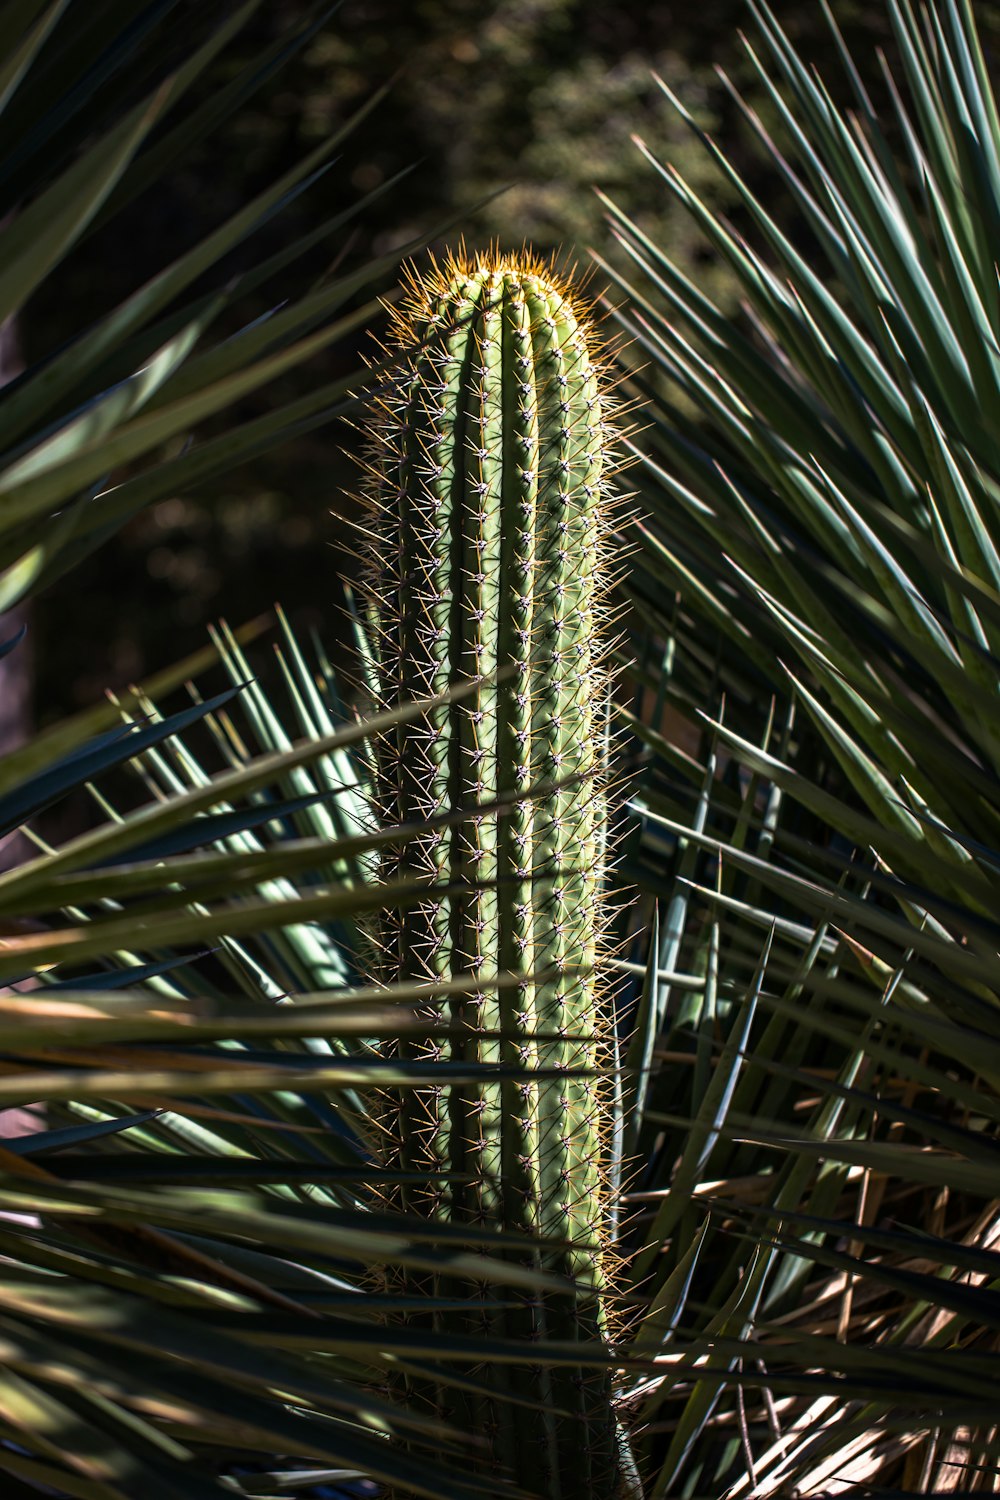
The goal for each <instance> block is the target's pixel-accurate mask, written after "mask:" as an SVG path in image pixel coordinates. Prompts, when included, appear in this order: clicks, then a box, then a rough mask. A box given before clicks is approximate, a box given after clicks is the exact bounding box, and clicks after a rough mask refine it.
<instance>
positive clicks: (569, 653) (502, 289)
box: [369, 255, 622, 1500]
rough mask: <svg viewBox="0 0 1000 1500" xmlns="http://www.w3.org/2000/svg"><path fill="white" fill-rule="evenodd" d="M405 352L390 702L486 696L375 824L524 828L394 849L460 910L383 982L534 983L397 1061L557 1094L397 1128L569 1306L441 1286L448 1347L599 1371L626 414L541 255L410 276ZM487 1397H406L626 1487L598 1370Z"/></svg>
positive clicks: (407, 1121) (385, 967)
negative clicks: (463, 1308) (608, 666)
mask: <svg viewBox="0 0 1000 1500" xmlns="http://www.w3.org/2000/svg"><path fill="white" fill-rule="evenodd" d="M391 344H392V352H393V353H394V354H395V355H397V356H398V363H397V366H396V370H397V373H396V375H395V378H394V379H393V381H392V383H391V386H390V388H389V389H388V390H385V389H384V388H383V389H382V390H381V391H380V394H379V398H378V407H379V409H378V414H377V417H376V421H375V430H374V444H373V454H372V462H371V466H370V481H369V496H370V499H371V501H372V511H373V514H372V520H371V533H372V537H373V540H372V541H371V543H370V560H371V567H370V574H371V577H370V589H371V595H372V599H373V603H374V612H375V614H376V616H377V620H378V632H379V645H378V657H379V672H380V679H381V695H382V698H383V700H384V702H385V704H386V705H387V706H389V705H392V704H395V703H399V702H402V701H406V700H409V699H412V698H413V697H415V696H421V697H422V696H424V695H427V694H436V693H439V692H441V691H443V690H445V689H447V688H448V687H449V686H450V685H453V684H455V683H456V682H458V681H468V680H469V679H470V678H477V679H478V678H482V679H483V680H482V682H481V683H480V684H479V686H478V688H477V690H476V692H475V693H474V695H473V696H471V697H464V698H462V699H461V700H460V701H457V702H454V703H450V704H446V705H444V706H442V707H440V708H438V709H435V710H433V711H432V712H430V713H428V714H427V715H426V716H425V717H424V718H423V719H422V720H419V721H417V722H415V723H408V724H405V725H402V726H400V727H399V729H398V730H397V731H396V732H395V734H394V735H393V736H392V737H391V738H387V739H386V741H384V742H383V744H382V745H381V747H380V751H379V763H378V776H379V783H380V795H381V799H382V803H383V808H382V811H383V813H384V815H385V816H386V817H387V818H389V819H391V820H393V821H397V820H398V821H399V822H400V823H410V822H412V821H413V820H423V819H426V818H429V817H433V816H434V815H436V814H442V813H447V812H449V811H451V810H453V809H456V808H470V809H472V808H474V807H475V806H476V805H484V806H487V807H488V806H489V805H490V804H492V803H495V802H497V801H502V802H505V803H506V804H507V807H508V809H509V810H508V811H506V812H505V813H504V814H503V815H502V816H497V815H496V814H495V813H494V812H492V811H489V812H486V813H483V814H479V815H470V817H469V818H468V820H466V821H465V822H464V823H462V824H461V825H460V826H457V827H449V828H446V829H443V830H441V831H435V832H434V833H432V834H429V835H427V836H424V837H422V838H420V839H418V840H417V841H410V842H408V843H406V844H405V845H401V846H400V847H399V849H398V850H396V851H394V853H393V854H392V855H391V857H390V869H388V870H387V874H390V873H391V874H392V875H396V876H408V877H411V878H412V877H413V876H415V875H419V876H423V877H425V878H427V879H428V880H431V881H433V882H434V883H435V885H436V886H437V887H438V888H439V889H440V888H443V887H447V888H448V890H447V893H446V894H441V895H435V897H434V899H433V900H430V899H429V900H428V901H427V902H426V903H424V904H423V905H421V906H419V907H417V908H415V909H413V910H411V911H408V912H406V913H403V914H401V915H400V917H399V919H398V921H397V922H396V923H394V924H393V925H392V926H391V928H390V927H386V928H385V929H383V930H382V931H381V932H380V934H379V939H380V943H381V957H380V961H379V966H380V972H381V974H382V976H383V977H385V978H392V979H400V978H405V979H415V978H421V979H440V978H449V979H451V978H456V977H461V976H469V977H470V978H471V979H478V978H480V977H482V978H483V979H484V980H485V979H486V978H488V977H492V976H495V975H516V976H522V978H521V981H520V982H519V983H518V984H516V985H509V986H508V987H506V988H502V989H494V988H491V987H489V986H487V985H486V984H485V983H484V987H483V990H482V992H481V993H476V992H475V985H474V984H473V985H472V986H470V993H471V998H468V999H462V1000H461V1001H459V1002H456V1003H455V1004H454V1005H453V1006H452V1007H451V1018H452V1020H453V1023H454V1034H453V1035H452V1036H450V1037H448V1038H447V1040H446V1042H444V1043H442V1041H441V1040H440V1039H438V1040H436V1041H435V1042H434V1043H433V1044H432V1045H428V1044H424V1045H411V1044H407V1045H406V1046H405V1047H401V1049H400V1050H401V1053H402V1054H403V1055H408V1056H411V1057H425V1058H433V1059H440V1058H442V1057H447V1058H448V1059H451V1060H454V1061H456V1062H461V1063H466V1064H467V1063H470V1062H472V1063H501V1064H508V1065H512V1066H513V1067H523V1068H524V1069H530V1070H537V1069H542V1070H548V1072H549V1076H547V1077H543V1078H539V1079H535V1080H533V1081H509V1082H508V1081H503V1082H492V1083H485V1084H480V1085H469V1084H467V1083H462V1084H457V1085H454V1086H447V1087H434V1088H427V1089H417V1090H414V1091H412V1092H406V1091H402V1092H401V1094H400V1096H399V1098H398V1100H396V1101H395V1105H394V1110H393V1116H392V1119H391V1121H387V1124H388V1125H389V1127H390V1131H391V1135H392V1137H393V1138H394V1140H395V1144H396V1146H397V1147H398V1152H399V1165H400V1166H402V1167H404V1168H405V1169H407V1170H408V1171H411V1172H413V1173H414V1174H417V1176H418V1179H419V1184H420V1185H419V1186H417V1187H416V1188H415V1189H413V1190H412V1191H410V1192H409V1193H407V1194H405V1195H404V1197H403V1202H404V1204H405V1207H406V1208H407V1209H408V1210H410V1211H417V1212H420V1213H422V1214H424V1215H428V1216H432V1217H434V1218H439V1219H441V1220H445V1221H447V1222H449V1223H452V1224H455V1223H466V1224H472V1225H476V1226H481V1227H488V1228H497V1229H503V1230H506V1231H512V1230H513V1231H523V1233H524V1236H525V1246H526V1248H525V1251H524V1253H523V1255H521V1257H520V1258H521V1259H522V1260H523V1262H524V1263H525V1264H527V1265H532V1266H539V1267H542V1268H544V1269H546V1270H549V1271H555V1272H557V1273H559V1274H561V1275H564V1276H566V1277H567V1278H572V1281H573V1282H574V1283H575V1285H576V1290H575V1291H573V1292H567V1293H566V1294H565V1295H563V1294H558V1293H546V1294H544V1295H543V1296H537V1295H533V1294H525V1293H515V1294H514V1301H515V1303H517V1302H518V1300H519V1299H520V1305H516V1306H514V1307H511V1306H510V1303H511V1292H510V1289H508V1288H503V1289H500V1290H497V1289H492V1290H491V1289H489V1288H487V1287H484V1286H479V1285H475V1286H473V1285H472V1284H470V1283H466V1284H465V1289H464V1291H462V1290H460V1289H459V1287H458V1286H457V1285H456V1283H455V1282H445V1283H442V1282H440V1281H439V1282H438V1283H437V1287H436V1289H437V1291H438V1293H439V1294H440V1293H441V1290H442V1287H443V1286H444V1287H447V1291H448V1295H450V1296H451V1297H455V1296H459V1297H462V1296H464V1297H466V1298H467V1299H468V1311H467V1312H463V1313H462V1314H461V1315H454V1314H448V1315H447V1317H444V1316H441V1317H438V1318H437V1321H436V1324H435V1326H436V1327H438V1328H447V1329H448V1330H449V1331H451V1332H458V1331H462V1332H465V1333H466V1334H468V1335H469V1336H470V1337H483V1336H489V1337H491V1338H508V1339H509V1338H518V1339H524V1340H530V1339H533V1338H534V1339H537V1338H539V1337H541V1338H544V1339H547V1340H548V1339H554V1340H558V1341H560V1342H562V1343H564V1344H565V1343H566V1342H567V1341H572V1342H578V1341H580V1340H586V1341H587V1342H588V1343H589V1344H590V1346H591V1353H593V1352H594V1350H595V1349H596V1348H597V1347H598V1343H599V1341H600V1340H601V1339H603V1338H604V1337H605V1332H606V1312H605V1297H606V1281H607V1267H606V1259H607V1257H606V1252H605V1235H606V1219H607V1207H608V1205H607V1196H608V1195H607V1185H606V1175H607V1174H606V1166H605V1158H606V1153H607V1141H606V1139H605V1138H604V1137H605V1129H604V1128H602V1120H603V1119H606V1116H607V1107H606V1103H605V1100H604V1098H603V1089H604V1084H603V1082H602V1081H601V1076H600V1073H599V1071H598V1070H599V1069H600V1065H601V1064H602V1063H603V1062H605V1061H606V1058H605V1054H604V1048H605V1044H606V1037H607V1025H606V1023H605V1022H604V1019H603V1015H602V1006H601V1003H600V999H599V996H598V994H597V991H596V989H595V978H594V972H593V971H594V962H595V956H596V949H597V945H598V941H599V936H600V930H601V910H600V885H601V869H602V862H603V849H604V798H603V784H602V770H603V766H604V720H605V705H606V693H607V673H606V670H605V666H604V660H603V658H604V656H605V655H606V646H605V644H604V637H603V635H602V631H601V615H602V609H603V599H604V595H605V593H606V584H605V582H604V577H605V575H604V570H603V568H602V558H603V553H604V551H605V542H606V536H607V532H608V530H609V523H608V519H607V517H608V509H609V499H608V486H609V452H610V445H611V441H612V432H611V428H610V425H609V398H608V395H607V393H606V391H605V389H604V383H603V377H602V374H601V367H600V363H599V360H598V359H597V358H596V357H595V339H594V334H593V331H592V327H591V325H590V322H589V319H588V317H587V315H586V312H585V309H584V308H583V307H582V305H581V303H580V301H579V299H578V298H575V297H574V295H573V294H572V293H571V291H570V290H569V289H568V287H567V286H566V284H565V283H564V282H563V281H562V280H561V279H560V278H559V277H558V276H557V275H556V274H555V273H554V272H553V270H552V269H551V267H548V266H545V265H542V264H540V263H538V262H537V261H535V260H533V259H531V258H528V257H527V256H524V255H520V256H511V257H504V256H487V257H482V258H479V259H475V260H465V259H462V260H449V261H448V262H447V263H446V264H445V265H444V266H442V267H438V266H436V265H435V266H433V268H432V270H431V271H430V272H429V273H428V274H426V275H424V276H416V275H414V276H413V277H412V278H411V280H410V282H409V285H408V287H407V298H406V301H405V302H404V303H403V304H402V305H401V307H400V308H399V309H398V310H397V311H395V312H394V314H393V322H392V328H391ZM545 786H549V787H551V788H553V789H552V790H550V791H549V792H547V793H545V794H543V795H541V796H538V795H536V792H537V789H538V788H539V787H545ZM529 789H531V791H532V795H531V796H527V795H525V796H523V797H519V795H518V794H519V793H526V792H527V791H528V790H529ZM554 1070H558V1073H557V1074H556V1075H555V1076H552V1073H553V1071H554ZM545 1241H557V1242H559V1245H560V1246H561V1248H559V1247H556V1248H552V1247H551V1246H549V1245H545V1244H544V1242H545ZM539 1242H542V1248H539ZM505 1253H512V1254H514V1255H515V1256H516V1254H517V1252H505ZM500 1302H503V1303H504V1306H502V1307H500V1306H497V1304H498V1303H500ZM484 1370H485V1372H486V1373H485V1374H484ZM476 1383H477V1385H479V1386H489V1388H490V1391H491V1392H492V1393H494V1394H490V1395H483V1396H482V1397H479V1396H476V1395H472V1394H469V1393H467V1392H462V1393H461V1394H460V1395H459V1394H458V1393H456V1392H454V1391H450V1392H449V1391H448V1390H447V1389H444V1388H442V1389H441V1390H440V1391H439V1392H437V1393H436V1394H435V1395H433V1396H431V1395H429V1394H428V1389H427V1387H426V1386H424V1387H420V1388H417V1387H414V1388H413V1390H412V1391H411V1395H412V1396H413V1397H415V1398H417V1399H419V1397H420V1394H421V1393H422V1394H423V1395H424V1397H425V1398H427V1399H430V1400H433V1401H434V1404H435V1406H436V1407H437V1408H438V1411H439V1414H440V1415H442V1416H444V1417H446V1418H447V1419H450V1420H452V1421H454V1422H456V1423H457V1424H459V1425H462V1424H466V1423H467V1424H468V1425H470V1426H473V1427H474V1428H475V1430H476V1431H477V1432H478V1433H479V1434H481V1435H482V1436H483V1437H485V1438H486V1439H488V1441H489V1443H490V1447H491V1451H490V1456H489V1458H488V1459H487V1460H484V1467H486V1468H487V1469H488V1470H489V1469H492V1470H493V1471H494V1472H495V1473H496V1474H497V1477H498V1479H499V1478H500V1477H501V1476H503V1475H506V1476H507V1477H508V1478H509V1479H513V1480H516V1482H517V1483H518V1484H519V1485H520V1486H521V1488H522V1490H526V1491H528V1492H529V1493H531V1494H538V1495H544V1496H546V1497H552V1500H594V1497H596V1500H611V1497H613V1496H615V1495H617V1494H619V1493H620V1492H621V1488H622V1481H621V1477H620V1474H619V1467H620V1455H619V1445H618V1441H617V1439H616V1427H615V1422H614V1417H613V1414H612V1409H611V1399H610V1378H609V1374H608V1372H607V1370H606V1369H601V1368H600V1367H595V1366H591V1367H589V1368H587V1367H581V1366H571V1367H568V1368H563V1369H559V1368H544V1367H529V1365H528V1364H527V1363H526V1364H525V1366H524V1367H520V1366H517V1365H509V1364H503V1363H494V1362H490V1363H489V1364H488V1365H487V1366H484V1367H483V1368H482V1369H480V1370H478V1371H477V1372H476ZM509 1397H514V1398H517V1401H518V1403H525V1402H527V1403H530V1405H525V1404H510V1403H509V1400H508V1399H505V1398H509Z"/></svg>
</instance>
